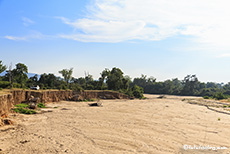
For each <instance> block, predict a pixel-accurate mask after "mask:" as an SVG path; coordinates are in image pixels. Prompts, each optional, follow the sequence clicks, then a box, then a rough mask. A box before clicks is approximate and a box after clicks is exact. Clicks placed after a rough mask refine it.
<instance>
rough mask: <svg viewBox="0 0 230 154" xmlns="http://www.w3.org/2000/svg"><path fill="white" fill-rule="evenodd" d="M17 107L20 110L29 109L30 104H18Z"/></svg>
mask: <svg viewBox="0 0 230 154" xmlns="http://www.w3.org/2000/svg"><path fill="white" fill-rule="evenodd" d="M14 106H15V107H18V108H27V107H29V105H28V104H23V103H22V104H17V105H14Z"/></svg>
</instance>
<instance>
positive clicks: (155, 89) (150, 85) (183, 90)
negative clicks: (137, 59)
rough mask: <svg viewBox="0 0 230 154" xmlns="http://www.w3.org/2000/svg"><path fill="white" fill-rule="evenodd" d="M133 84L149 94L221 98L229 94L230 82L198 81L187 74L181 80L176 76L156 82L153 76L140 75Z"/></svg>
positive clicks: (193, 76)
mask: <svg viewBox="0 0 230 154" xmlns="http://www.w3.org/2000/svg"><path fill="white" fill-rule="evenodd" d="M132 84H134V85H138V86H140V87H142V88H143V89H144V92H145V93H149V94H169V95H183V96H206V97H205V98H208V97H213V98H216V99H222V98H226V97H228V95H230V83H228V84H220V83H215V82H207V83H204V82H200V81H199V80H198V78H197V77H196V75H187V76H186V77H184V79H183V80H178V79H177V78H175V79H172V80H166V81H164V82H156V79H155V78H154V77H149V78H147V76H146V75H142V76H141V77H140V78H134V80H133V83H132Z"/></svg>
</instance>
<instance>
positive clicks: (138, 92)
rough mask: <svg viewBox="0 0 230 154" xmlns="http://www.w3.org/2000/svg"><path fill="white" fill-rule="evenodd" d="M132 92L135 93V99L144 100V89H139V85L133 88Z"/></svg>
mask: <svg viewBox="0 0 230 154" xmlns="http://www.w3.org/2000/svg"><path fill="white" fill-rule="evenodd" d="M132 91H133V95H134V97H136V98H143V97H144V96H143V92H144V90H143V88H142V87H139V86H137V85H134V87H133V88H132Z"/></svg>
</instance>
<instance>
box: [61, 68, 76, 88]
mask: <svg viewBox="0 0 230 154" xmlns="http://www.w3.org/2000/svg"><path fill="white" fill-rule="evenodd" d="M59 73H60V74H61V75H62V76H63V77H64V80H65V81H66V83H67V85H69V82H70V79H72V74H73V68H70V69H63V70H61V71H59Z"/></svg>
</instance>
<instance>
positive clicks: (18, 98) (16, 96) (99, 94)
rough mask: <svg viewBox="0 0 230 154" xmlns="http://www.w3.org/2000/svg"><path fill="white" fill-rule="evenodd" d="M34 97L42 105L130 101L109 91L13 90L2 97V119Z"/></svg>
mask: <svg viewBox="0 0 230 154" xmlns="http://www.w3.org/2000/svg"><path fill="white" fill-rule="evenodd" d="M31 95H32V96H34V97H39V98H40V100H41V102H42V103H50V102H59V101H67V100H74V101H78V100H84V99H97V98H101V99H128V98H129V97H128V96H127V95H124V94H121V93H119V92H115V91H108V90H105V91H104V90H84V91H81V92H74V91H72V90H39V91H35V90H12V91H10V92H9V94H3V95H0V117H1V115H3V114H6V113H8V112H9V110H10V109H11V108H12V107H13V105H16V104H19V103H22V102H26V101H28V99H29V98H30V97H31Z"/></svg>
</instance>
